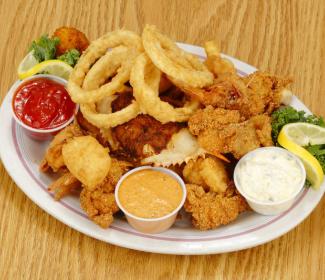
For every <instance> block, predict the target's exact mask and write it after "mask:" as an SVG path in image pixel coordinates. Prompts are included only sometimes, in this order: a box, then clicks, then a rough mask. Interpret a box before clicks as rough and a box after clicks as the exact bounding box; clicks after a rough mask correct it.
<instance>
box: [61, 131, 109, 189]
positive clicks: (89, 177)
mask: <svg viewBox="0 0 325 280" xmlns="http://www.w3.org/2000/svg"><path fill="white" fill-rule="evenodd" d="M62 155H63V160H64V163H65V165H66V166H67V168H68V170H69V171H70V172H71V174H72V175H73V176H75V177H76V178H77V179H78V180H79V181H80V182H82V184H83V186H84V187H85V188H87V189H89V190H93V189H95V188H96V186H97V185H98V184H100V183H101V182H103V180H104V179H105V177H106V176H107V174H108V172H109V170H110V167H111V157H110V156H109V150H108V148H104V147H103V146H102V145H101V144H99V142H98V141H97V140H96V139H95V138H94V137H92V136H80V137H75V138H73V139H72V140H70V141H69V142H68V143H67V144H65V145H64V146H63V148H62Z"/></svg>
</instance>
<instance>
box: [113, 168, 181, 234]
mask: <svg viewBox="0 0 325 280" xmlns="http://www.w3.org/2000/svg"><path fill="white" fill-rule="evenodd" d="M185 198H186V187H185V184H184V182H183V180H182V179H181V178H180V177H179V176H178V175H177V174H176V173H175V172H173V171H171V170H169V169H167V168H161V167H151V166H143V167H138V168H135V169H132V170H131V171H129V172H127V173H126V174H124V175H123V176H122V177H121V179H120V180H119V182H118V183H117V185H116V189H115V200H116V203H117V205H118V207H119V208H120V209H121V210H122V212H123V213H124V214H125V216H126V219H127V221H128V222H129V224H130V225H131V226H132V227H133V228H135V229H136V230H138V231H140V232H143V233H160V232H163V231H165V230H167V229H168V228H170V227H171V226H172V225H173V224H174V222H175V220H176V217H177V213H178V212H179V210H180V209H181V208H182V206H183V204H184V202H185Z"/></svg>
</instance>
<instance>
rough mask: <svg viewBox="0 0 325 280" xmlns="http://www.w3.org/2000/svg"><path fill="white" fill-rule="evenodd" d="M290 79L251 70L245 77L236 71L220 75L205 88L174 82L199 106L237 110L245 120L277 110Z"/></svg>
mask: <svg viewBox="0 0 325 280" xmlns="http://www.w3.org/2000/svg"><path fill="white" fill-rule="evenodd" d="M291 82H292V81H291V79H287V78H280V77H276V76H271V75H269V74H266V73H262V72H255V73H253V74H251V75H249V76H247V77H244V78H242V77H239V76H238V75H236V74H232V73H230V74H229V73H226V74H220V75H218V77H217V78H216V79H215V80H214V83H213V84H212V85H210V86H208V87H206V88H192V87H189V86H187V85H178V86H179V87H180V88H181V89H182V90H183V91H184V92H185V93H186V94H188V95H190V96H191V97H192V98H195V99H197V100H198V101H200V102H201V103H202V104H203V105H205V106H208V105H212V106H213V107H216V108H224V109H229V110H239V112H240V114H241V115H242V116H244V117H245V118H246V119H248V118H250V117H252V116H256V115H259V114H264V113H267V114H270V113H272V112H273V111H274V110H275V109H277V108H278V107H279V106H280V104H281V102H282V98H283V94H284V90H285V87H286V86H287V85H288V84H290V83H291Z"/></svg>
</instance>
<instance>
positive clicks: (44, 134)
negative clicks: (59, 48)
mask: <svg viewBox="0 0 325 280" xmlns="http://www.w3.org/2000/svg"><path fill="white" fill-rule="evenodd" d="M38 78H47V79H49V80H52V81H55V82H57V83H59V84H61V85H63V86H64V87H66V86H67V83H68V82H67V81H66V80H64V79H62V78H60V77H57V76H54V75H48V74H38V75H35V76H31V77H29V78H26V79H24V80H21V81H19V82H16V83H15V84H14V85H13V86H12V87H11V88H10V90H9V93H8V94H10V96H11V100H12V101H11V110H12V115H13V117H14V119H15V121H16V122H17V123H18V124H19V125H20V126H21V127H22V128H23V131H24V133H25V134H26V135H27V136H29V137H30V138H32V139H34V140H38V141H46V140H50V139H52V138H53V136H54V135H55V134H57V133H58V132H59V131H60V130H62V129H63V128H65V127H66V126H68V125H69V124H70V123H72V121H73V120H74V116H75V114H76V113H77V112H78V109H79V106H78V105H77V104H76V109H75V114H73V115H72V116H71V118H70V119H69V120H67V121H66V122H64V123H63V124H61V125H60V126H58V127H55V128H51V129H37V128H33V127H30V126H28V125H26V124H24V123H23V122H22V121H21V120H20V119H19V118H18V117H17V116H16V114H15V111H14V109H13V98H14V94H15V92H16V90H17V89H18V88H19V87H20V86H21V85H22V84H23V83H25V82H27V81H30V80H33V79H38Z"/></svg>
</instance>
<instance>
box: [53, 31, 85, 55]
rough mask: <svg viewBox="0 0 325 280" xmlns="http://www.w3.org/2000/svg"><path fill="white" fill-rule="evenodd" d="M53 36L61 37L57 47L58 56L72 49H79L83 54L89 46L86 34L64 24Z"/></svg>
mask: <svg viewBox="0 0 325 280" xmlns="http://www.w3.org/2000/svg"><path fill="white" fill-rule="evenodd" d="M52 37H58V38H59V39H60V43H59V44H58V45H57V47H56V56H59V55H61V54H64V53H65V52H66V51H67V50H70V49H77V50H78V51H79V52H80V54H81V53H82V52H83V51H84V50H85V49H87V47H88V46H89V40H88V39H87V37H86V35H85V34H84V33H83V32H81V31H79V30H78V29H76V28H73V27H66V26H62V27H60V28H58V29H56V30H55V31H54V33H53V36H52Z"/></svg>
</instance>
